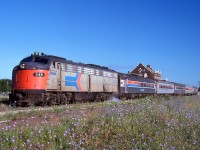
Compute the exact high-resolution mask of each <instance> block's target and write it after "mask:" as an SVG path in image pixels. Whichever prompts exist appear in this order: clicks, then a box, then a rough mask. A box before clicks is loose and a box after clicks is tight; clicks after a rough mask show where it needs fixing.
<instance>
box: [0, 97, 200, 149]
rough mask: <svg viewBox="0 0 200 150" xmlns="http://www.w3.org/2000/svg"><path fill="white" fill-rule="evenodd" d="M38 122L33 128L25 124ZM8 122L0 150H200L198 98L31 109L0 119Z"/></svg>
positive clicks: (0, 130) (3, 127) (0, 131)
mask: <svg viewBox="0 0 200 150" xmlns="http://www.w3.org/2000/svg"><path fill="white" fill-rule="evenodd" d="M36 116H37V117H38V120H39V122H38V123H37V124H34V122H33V121H32V122H31V121H30V120H29V121H27V120H28V119H27V118H35V117H36ZM4 117H6V118H4ZM39 118H40V119H39ZM6 119H9V120H10V123H7V124H5V123H0V125H1V128H0V149H20V150H21V149H22V150H23V149H24V150H25V149H40V150H49V149H50V150H56V149H77V150H79V149H80V150H84V149H171V150H173V149H186V150H188V149H190V150H193V149H199V148H200V141H199V140H200V98H199V96H190V97H162V98H155V97H147V98H143V99H139V100H129V101H120V102H118V103H116V102H104V103H92V104H89V103H88V104H85V103H84V104H74V105H70V106H61V107H56V106H55V107H52V109H50V110H49V109H48V110H47V109H45V110H40V111H38V109H35V108H33V109H32V110H31V111H27V112H23V113H19V114H18V113H16V114H13V115H9V117H8V115H6V114H5V115H3V116H1V120H6ZM19 120H20V121H22V120H25V121H24V122H26V123H25V124H23V125H22V124H19ZM22 122H23V121H22Z"/></svg>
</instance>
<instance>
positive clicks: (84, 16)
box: [0, 0, 200, 85]
mask: <svg viewBox="0 0 200 150" xmlns="http://www.w3.org/2000/svg"><path fill="white" fill-rule="evenodd" d="M34 51H39V52H44V53H46V54H51V55H58V56H62V57H65V58H67V59H70V60H73V61H76V62H83V63H94V64H98V65H103V66H108V67H110V68H112V69H115V70H117V71H120V72H127V71H130V70H132V69H133V68H134V67H136V66H137V65H138V64H139V63H142V64H144V65H147V64H150V65H151V67H152V68H153V69H156V70H160V71H161V72H162V76H163V79H165V78H166V77H167V78H168V80H170V81H175V82H180V83H186V84H191V85H198V81H200V67H199V66H200V60H199V57H200V0H6V1H5V0H4V1H3V0H2V1H0V53H1V54H0V78H9V79H11V76H12V69H13V67H14V66H15V65H17V64H18V63H19V61H20V60H21V59H22V58H23V57H26V56H28V55H30V54H31V53H33V52H34Z"/></svg>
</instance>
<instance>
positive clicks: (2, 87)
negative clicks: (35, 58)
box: [0, 79, 12, 92]
mask: <svg viewBox="0 0 200 150" xmlns="http://www.w3.org/2000/svg"><path fill="white" fill-rule="evenodd" d="M11 81H12V80H10V79H0V92H10V91H11Z"/></svg>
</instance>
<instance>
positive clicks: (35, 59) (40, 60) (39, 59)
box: [21, 56, 48, 64]
mask: <svg viewBox="0 0 200 150" xmlns="http://www.w3.org/2000/svg"><path fill="white" fill-rule="evenodd" d="M21 62H36V63H41V64H47V63H48V59H45V58H42V57H31V56H30V57H27V58H24V59H23V60H22V61H21Z"/></svg>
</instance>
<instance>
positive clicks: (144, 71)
mask: <svg viewBox="0 0 200 150" xmlns="http://www.w3.org/2000/svg"><path fill="white" fill-rule="evenodd" d="M130 74H139V75H140V76H143V77H144V78H151V79H155V80H162V75H161V72H160V71H156V70H153V69H152V68H151V66H150V65H147V66H146V67H145V66H144V65H143V64H141V63H140V64H139V65H137V66H136V68H135V69H133V70H132V71H131V72H130Z"/></svg>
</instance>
